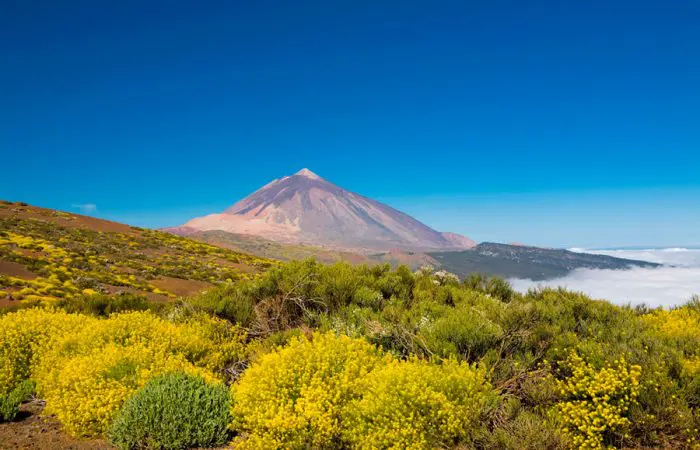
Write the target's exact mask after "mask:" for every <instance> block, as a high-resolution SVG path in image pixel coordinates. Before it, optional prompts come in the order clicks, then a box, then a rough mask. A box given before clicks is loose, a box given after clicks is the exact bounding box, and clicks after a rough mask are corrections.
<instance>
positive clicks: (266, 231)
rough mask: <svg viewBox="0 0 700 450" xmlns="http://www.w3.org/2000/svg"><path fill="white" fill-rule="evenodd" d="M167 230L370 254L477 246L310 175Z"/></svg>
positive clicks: (264, 189) (304, 172)
mask: <svg viewBox="0 0 700 450" xmlns="http://www.w3.org/2000/svg"><path fill="white" fill-rule="evenodd" d="M166 230H167V231H170V232H174V233H177V234H183V235H188V234H193V233H196V232H199V231H211V230H221V231H227V232H231V233H239V234H251V235H255V236H260V237H263V238H266V239H270V240H274V241H278V242H285V243H303V244H311V245H315V246H324V247H331V248H340V249H352V250H365V251H385V250H389V249H401V250H406V251H428V250H464V249H468V248H471V247H474V245H475V243H474V242H473V241H472V240H471V239H469V238H467V237H466V236H462V235H459V234H456V233H441V232H439V231H436V230H434V229H432V228H430V227H429V226H427V225H425V224H423V223H421V222H419V221H418V220H416V219H414V218H413V217H411V216H409V215H407V214H404V213H402V212H401V211H398V210H396V209H394V208H392V207H390V206H387V205H385V204H383V203H380V202H378V201H376V200H372V199H370V198H367V197H364V196H362V195H359V194H355V193H353V192H350V191H347V190H345V189H343V188H341V187H338V186H336V185H334V184H333V183H330V182H329V181H327V180H325V179H323V178H321V177H320V176H318V175H316V174H315V173H313V172H312V171H310V170H309V169H302V170H300V171H299V172H297V173H295V174H293V175H290V176H286V177H283V178H280V179H277V180H274V181H272V182H270V183H268V184H266V185H265V186H263V187H261V188H260V189H258V190H257V191H255V192H253V193H252V194H250V195H249V196H248V197H246V198H244V199H242V200H240V201H239V202H238V203H236V204H234V205H233V206H231V207H230V208H228V209H226V210H225V211H224V212H222V213H218V214H209V215H207V216H204V217H198V218H195V219H192V220H190V221H188V222H187V223H185V224H184V225H182V226H179V227H173V228H167V229H166Z"/></svg>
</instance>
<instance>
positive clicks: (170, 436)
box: [109, 372, 231, 450]
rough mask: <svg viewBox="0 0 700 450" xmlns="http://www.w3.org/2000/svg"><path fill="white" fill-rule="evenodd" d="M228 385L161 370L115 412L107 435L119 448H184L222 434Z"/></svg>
mask: <svg viewBox="0 0 700 450" xmlns="http://www.w3.org/2000/svg"><path fill="white" fill-rule="evenodd" d="M229 409H230V406H229V397H228V389H227V388H226V387H225V386H224V385H223V384H215V385H210V384H207V383H206V382H205V381H204V380H203V379H202V378H200V377H197V376H192V375H186V374H184V373H178V372H174V373H167V374H164V375H161V376H159V377H156V378H154V379H152V380H150V381H149V382H148V383H146V384H145V385H144V386H143V387H142V388H141V389H140V390H139V391H137V392H136V393H135V394H134V395H133V396H131V397H130V398H129V399H128V400H127V401H126V403H125V404H124V406H123V407H122V409H121V410H120V411H119V413H118V414H117V416H116V418H115V419H114V423H113V424H112V428H111V430H110V433H109V436H110V440H111V441H112V443H113V444H114V445H116V446H117V447H118V448H120V449H173V450H175V449H186V448H193V447H212V446H218V445H223V444H224V443H225V442H226V441H227V438H228V430H227V427H228V424H229V422H230V421H231V419H230V415H229Z"/></svg>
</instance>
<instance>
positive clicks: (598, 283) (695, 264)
mask: <svg viewBox="0 0 700 450" xmlns="http://www.w3.org/2000/svg"><path fill="white" fill-rule="evenodd" d="M577 250H578V249H577ZM581 251H583V250H581ZM590 253H599V254H606V255H611V256H616V257H619V258H630V259H640V260H644V261H651V262H658V263H662V264H669V265H673V266H675V267H670V266H663V267H659V268H655V269H644V268H634V269H629V270H593V269H578V270H575V271H573V272H572V273H570V274H569V275H567V276H566V277H563V278H557V279H554V280H548V281H544V282H543V281H532V280H520V279H513V280H509V281H510V282H511V283H512V284H513V287H514V288H515V289H517V290H519V291H521V292H525V291H527V290H528V289H529V288H532V287H537V286H551V287H557V286H562V287H566V288H567V289H569V290H573V291H580V292H584V293H586V294H588V295H590V296H591V297H593V298H599V299H605V300H610V301H611V302H613V303H616V304H620V305H623V304H632V305H638V304H646V305H649V306H674V305H679V304H683V303H685V302H686V301H688V300H689V299H690V298H691V297H692V296H693V294H700V250H694V249H660V250H605V251H590Z"/></svg>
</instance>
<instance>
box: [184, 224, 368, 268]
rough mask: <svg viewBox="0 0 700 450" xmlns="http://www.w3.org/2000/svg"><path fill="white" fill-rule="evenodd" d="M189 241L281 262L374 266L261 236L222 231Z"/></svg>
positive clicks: (350, 255) (344, 254)
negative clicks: (304, 260)
mask: <svg viewBox="0 0 700 450" xmlns="http://www.w3.org/2000/svg"><path fill="white" fill-rule="evenodd" d="M188 237H190V238H192V239H195V240H197V241H202V242H206V243H208V244H211V245H216V246H219V247H224V248H229V249H231V250H235V251H239V252H244V253H250V254H251V255H256V256H262V257H264V258H271V259H278V260H280V261H291V260H298V259H306V258H315V259H317V260H319V261H321V262H324V263H334V262H338V261H347V262H349V263H353V264H361V263H372V262H373V260H372V259H370V257H369V256H367V255H362V254H360V253H351V252H344V251H341V250H333V249H326V248H320V247H313V246H311V245H305V244H284V243H281V242H275V241H271V240H269V239H265V238H261V237H259V236H254V235H250V234H237V233H228V232H226V231H221V230H212V231H198V232H196V233H193V234H190V235H189V236H188Z"/></svg>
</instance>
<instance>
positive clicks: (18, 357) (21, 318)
mask: <svg viewBox="0 0 700 450" xmlns="http://www.w3.org/2000/svg"><path fill="white" fill-rule="evenodd" d="M87 321H88V318H87V317H84V316H77V315H73V314H67V313H64V312H59V311H47V310H44V309H25V310H20V311H17V312H13V313H9V314H6V315H3V316H0V395H5V394H7V393H8V392H9V391H11V390H12V389H13V388H14V387H15V386H16V385H17V384H18V383H20V382H21V381H22V380H25V379H27V378H29V377H30V376H31V372H32V367H33V366H34V365H35V364H36V362H37V361H38V360H39V359H40V358H41V357H42V356H43V355H44V353H45V352H46V349H47V346H48V345H49V344H51V343H53V342H54V341H55V340H56V339H59V338H60V337H61V336H63V335H65V334H66V333H71V332H73V331H75V330H76V329H80V328H82V327H83V326H84V324H85V323H86V322H87Z"/></svg>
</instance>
